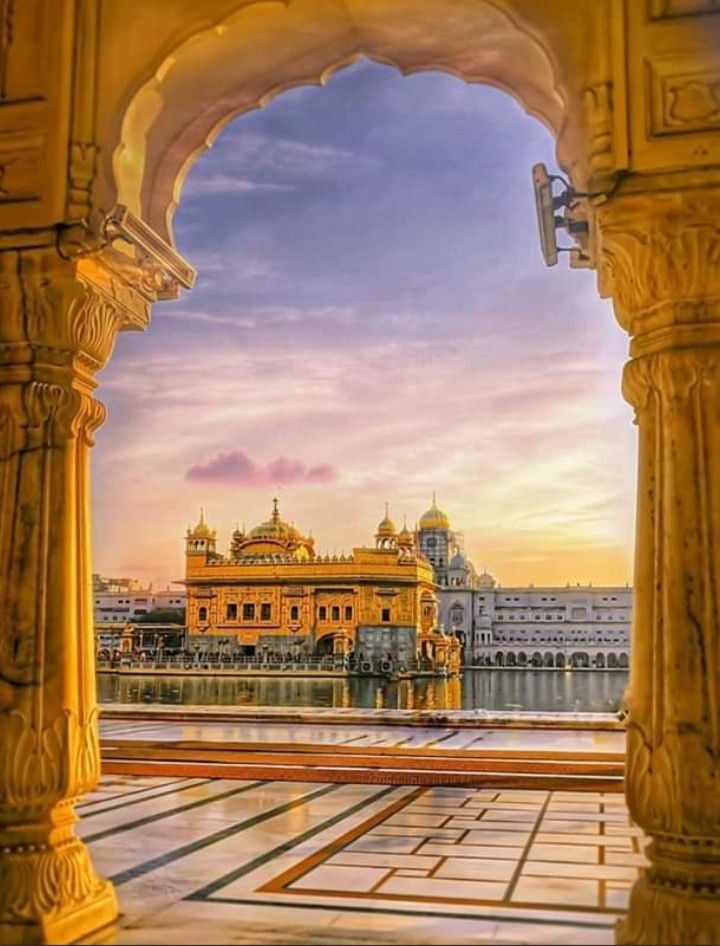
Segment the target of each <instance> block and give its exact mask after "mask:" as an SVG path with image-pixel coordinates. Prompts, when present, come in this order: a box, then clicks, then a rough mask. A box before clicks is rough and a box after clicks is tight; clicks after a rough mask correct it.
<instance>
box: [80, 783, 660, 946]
mask: <svg viewBox="0 0 720 946" xmlns="http://www.w3.org/2000/svg"><path fill="white" fill-rule="evenodd" d="M79 813H80V814H81V815H82V816H83V820H82V822H81V824H80V834H81V835H82V836H83V837H84V838H85V839H86V840H87V841H88V842H89V844H90V847H91V849H92V853H93V857H94V861H95V864H96V866H97V868H98V870H99V871H100V872H101V873H102V874H104V875H105V876H109V877H111V878H112V880H113V881H114V883H115V884H116V887H117V890H118V896H119V899H120V904H121V909H122V911H123V917H122V921H121V923H120V926H119V929H117V930H114V931H108V932H107V934H104V935H103V936H100V937H96V938H95V939H93V940H89V941H88V942H103V943H105V942H108V943H109V942H115V943H118V944H139V943H161V942H162V943H177V944H180V943H201V942H207V943H211V942H212V943H250V942H253V943H329V942H334V943H363V942H365V943H440V942H444V943H447V942H453V943H456V942H457V943H488V942H493V943H494V942H497V943H556V942H562V943H564V944H569V943H612V942H613V926H614V923H615V921H616V920H617V918H618V917H619V916H621V915H622V912H623V911H624V909H625V907H626V904H627V898H628V892H629V889H630V887H631V886H632V883H633V881H634V880H635V879H636V878H637V877H638V874H639V872H640V871H641V870H642V869H643V867H644V865H645V863H646V862H645V858H644V855H643V853H642V849H643V845H644V838H643V835H642V832H641V831H640V830H639V829H638V828H637V827H635V826H633V824H632V823H631V822H630V819H629V817H628V813H627V809H626V808H625V803H624V799H623V796H622V795H618V794H602V793H586V792H582V793H580V792H547V791H494V790H481V789H468V788H416V787H397V786H384V787H383V786H377V785H341V784H332V785H331V784H328V785H323V784H318V783H317V782H314V783H306V784H304V783H299V782H264V781H238V780H230V779H207V778H176V779H162V778H138V777H125V776H114V777H106V778H105V779H103V781H102V783H101V785H100V786H99V789H98V791H97V792H96V793H94V794H93V795H92V796H88V797H87V798H86V799H85V800H84V802H83V803H82V805H81V806H80V808H79Z"/></svg>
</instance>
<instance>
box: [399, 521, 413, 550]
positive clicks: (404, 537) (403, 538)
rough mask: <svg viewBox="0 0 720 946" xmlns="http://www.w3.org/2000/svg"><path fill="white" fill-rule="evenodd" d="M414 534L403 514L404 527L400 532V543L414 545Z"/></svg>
mask: <svg viewBox="0 0 720 946" xmlns="http://www.w3.org/2000/svg"><path fill="white" fill-rule="evenodd" d="M413 541H414V539H413V534H412V532H411V531H410V530H409V529H408V527H407V519H406V518H405V516H403V527H402V529H401V530H400V532H399V533H398V545H412V544H413Z"/></svg>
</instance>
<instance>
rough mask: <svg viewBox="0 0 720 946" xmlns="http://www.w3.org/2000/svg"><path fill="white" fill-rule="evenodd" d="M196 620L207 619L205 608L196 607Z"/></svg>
mask: <svg viewBox="0 0 720 946" xmlns="http://www.w3.org/2000/svg"><path fill="white" fill-rule="evenodd" d="M198 621H207V608H198Z"/></svg>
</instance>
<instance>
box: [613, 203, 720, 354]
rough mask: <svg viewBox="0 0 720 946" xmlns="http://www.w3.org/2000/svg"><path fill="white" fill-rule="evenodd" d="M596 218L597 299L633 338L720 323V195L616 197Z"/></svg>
mask: <svg viewBox="0 0 720 946" xmlns="http://www.w3.org/2000/svg"><path fill="white" fill-rule="evenodd" d="M595 214H596V216H595V222H596V257H597V260H598V282H599V288H600V293H601V295H602V296H606V297H607V296H609V297H611V298H612V299H613V302H614V304H615V313H616V315H617V318H618V321H619V322H620V324H621V325H622V327H623V328H624V329H625V330H626V331H627V332H628V333H629V334H630V335H631V336H633V337H637V336H642V335H646V334H648V333H650V332H654V331H657V330H659V329H663V328H667V327H669V326H681V325H700V324H705V323H716V322H720V189H717V188H714V189H709V188H707V189H700V188H698V189H697V190H695V191H693V190H689V191H685V192H681V193H677V192H661V193H657V194H652V195H630V196H625V197H616V198H613V199H612V200H610V201H607V202H606V203H605V204H601V205H599V206H598V207H597V208H596V210H595ZM696 343H699V339H697V340H696Z"/></svg>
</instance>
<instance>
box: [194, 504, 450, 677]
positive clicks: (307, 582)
mask: <svg viewBox="0 0 720 946" xmlns="http://www.w3.org/2000/svg"><path fill="white" fill-rule="evenodd" d="M185 549H186V579H185V585H186V587H187V624H188V632H189V635H190V645H191V646H193V645H194V644H196V645H197V644H199V643H201V645H202V647H203V648H204V649H206V650H207V649H210V650H220V651H222V652H224V653H230V654H238V653H240V654H243V655H248V656H261V657H262V656H266V655H267V656H268V658H271V657H274V656H279V655H282V657H283V658H285V659H287V658H292V657H293V656H294V655H299V654H301V653H307V652H311V653H313V654H316V655H323V654H335V655H342V656H345V655H351V656H352V659H353V666H354V667H355V668H356V669H358V670H360V671H361V672H368V673H369V672H371V671H378V670H379V671H382V672H385V673H392V672H396V671H402V670H403V669H409V668H411V667H413V666H414V665H415V663H416V661H418V660H419V661H420V668H421V669H428V670H454V669H457V664H458V653H459V648H458V645H457V641H456V640H455V639H454V638H450V637H446V636H445V635H443V634H442V633H441V632H440V630H439V625H438V620H437V618H438V604H437V595H436V586H435V582H434V576H433V568H432V565H431V564H430V563H429V562H428V561H427V560H426V558H425V557H424V556H423V555H422V554H421V553H420V552H419V551H418V549H417V547H416V542H415V537H414V536H413V534H412V533H411V532H410V531H409V530H408V529H407V527H405V526H404V527H403V528H402V529H401V530H400V531H398V530H397V528H396V527H395V524H394V523H393V522H392V520H391V519H390V517H389V515H388V512H387V508H386V511H385V517H384V518H383V520H382V521H381V522H380V524H379V525H378V528H377V532H376V536H375V547H374V548H371V549H367V548H356V549H353V551H352V553H351V554H350V555H345V554H341V555H332V556H330V555H320V554H318V553H317V552H316V551H315V543H314V540H313V539H312V538H311V537H309V536H305V535H303V534H302V533H301V532H300V531H299V530H298V529H296V528H295V526H294V525H292V524H290V523H288V522H284V521H283V520H282V519H281V518H280V512H279V510H278V503H277V500H274V501H273V509H272V513H271V515H270V518H269V519H268V520H267V521H266V522H263V523H261V524H260V525H258V526H256V527H255V528H254V529H251V530H250V531H249V532H248V533H245V532H243V531H242V530H240V529H239V528H237V529H236V530H235V532H234V533H233V535H232V541H231V544H230V551H229V554H228V555H227V556H223V555H221V554H219V553H218V552H217V539H216V533H215V532H214V531H213V530H212V529H210V527H209V526H208V525H207V523H206V522H205V519H204V516H203V515H202V514H201V516H200V521H199V522H198V524H197V525H196V526H195V528H194V529H189V530H188V532H187V535H186V546H185Z"/></svg>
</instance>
